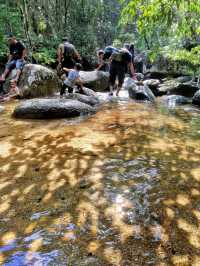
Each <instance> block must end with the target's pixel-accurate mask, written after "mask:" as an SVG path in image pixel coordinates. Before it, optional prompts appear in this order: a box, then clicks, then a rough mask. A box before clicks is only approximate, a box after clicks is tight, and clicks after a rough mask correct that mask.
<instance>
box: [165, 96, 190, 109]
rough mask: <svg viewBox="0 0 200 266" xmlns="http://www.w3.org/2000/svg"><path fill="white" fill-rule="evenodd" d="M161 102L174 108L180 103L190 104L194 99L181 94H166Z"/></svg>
mask: <svg viewBox="0 0 200 266" xmlns="http://www.w3.org/2000/svg"><path fill="white" fill-rule="evenodd" d="M161 102H162V103H164V104H165V105H167V106H168V107H170V108H173V107H176V106H178V105H184V104H189V103H191V102H192V99H190V98H188V97H184V96H181V95H165V96H163V97H162V98H161Z"/></svg>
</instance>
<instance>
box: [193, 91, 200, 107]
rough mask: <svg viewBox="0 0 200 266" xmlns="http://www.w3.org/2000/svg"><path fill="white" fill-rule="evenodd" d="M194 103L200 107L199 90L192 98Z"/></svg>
mask: <svg viewBox="0 0 200 266" xmlns="http://www.w3.org/2000/svg"><path fill="white" fill-rule="evenodd" d="M192 103H193V104H195V105H199V106H200V90H198V91H197V92H196V93H195V95H194V97H193V98H192Z"/></svg>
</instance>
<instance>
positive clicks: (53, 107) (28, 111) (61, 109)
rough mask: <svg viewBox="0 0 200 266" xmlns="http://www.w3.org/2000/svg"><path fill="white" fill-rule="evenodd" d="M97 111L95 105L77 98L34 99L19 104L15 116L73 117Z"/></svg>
mask: <svg viewBox="0 0 200 266" xmlns="http://www.w3.org/2000/svg"><path fill="white" fill-rule="evenodd" d="M95 111H96V109H95V108H94V107H92V106H90V105H88V104H85V103H82V102H80V101H77V100H66V99H34V100H27V101H25V102H23V103H21V104H20V105H19V106H17V107H16V108H15V110H14V112H13V117H15V118H26V119H55V118H73V117H78V116H81V115H86V114H92V113H95Z"/></svg>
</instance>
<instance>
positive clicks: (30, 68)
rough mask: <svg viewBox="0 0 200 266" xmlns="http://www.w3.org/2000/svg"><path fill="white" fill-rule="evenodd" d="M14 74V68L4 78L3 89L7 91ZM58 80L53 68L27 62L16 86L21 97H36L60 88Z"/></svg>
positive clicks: (47, 94)
mask: <svg viewBox="0 0 200 266" xmlns="http://www.w3.org/2000/svg"><path fill="white" fill-rule="evenodd" d="M15 75H16V70H15V69H14V70H13V71H12V72H11V74H10V75H9V77H8V78H7V79H6V82H5V85H4V90H5V91H7V92H8V91H9V87H10V80H11V79H12V78H14V77H15ZM60 86H61V84H60V82H59V79H58V77H57V75H56V74H55V73H54V72H53V70H51V69H49V68H47V67H44V66H41V65H34V64H27V65H25V66H24V68H23V70H22V73H21V76H20V79H19V82H18V87H19V89H20V92H21V97H22V98H36V97H42V96H49V95H52V94H53V93H54V92H56V91H58V90H59V89H60Z"/></svg>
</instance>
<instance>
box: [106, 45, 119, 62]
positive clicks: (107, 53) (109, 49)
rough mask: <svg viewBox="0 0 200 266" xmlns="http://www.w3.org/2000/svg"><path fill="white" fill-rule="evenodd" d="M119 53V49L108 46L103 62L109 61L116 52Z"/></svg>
mask: <svg viewBox="0 0 200 266" xmlns="http://www.w3.org/2000/svg"><path fill="white" fill-rule="evenodd" d="M117 51H119V49H117V48H115V47H112V46H107V47H106V48H105V49H104V57H103V60H106V59H109V58H110V57H111V55H112V54H113V53H115V52H117Z"/></svg>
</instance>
